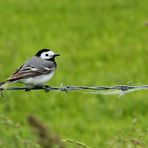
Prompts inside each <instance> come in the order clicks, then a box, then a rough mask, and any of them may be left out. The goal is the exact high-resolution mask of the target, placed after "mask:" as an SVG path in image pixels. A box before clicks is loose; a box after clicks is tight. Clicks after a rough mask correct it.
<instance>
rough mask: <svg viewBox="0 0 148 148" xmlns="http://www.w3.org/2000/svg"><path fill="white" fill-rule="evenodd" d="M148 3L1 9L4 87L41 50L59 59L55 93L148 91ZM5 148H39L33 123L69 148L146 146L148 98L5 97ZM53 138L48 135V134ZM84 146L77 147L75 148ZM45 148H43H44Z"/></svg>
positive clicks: (37, 2)
mask: <svg viewBox="0 0 148 148" xmlns="http://www.w3.org/2000/svg"><path fill="white" fill-rule="evenodd" d="M147 6H148V1H147V0H141V1H139V0H124V1H123V0H112V1H110V0H102V1H97V0H73V1H72V0H71V1H70V0H63V1H62V0H54V1H51V0H44V1H41V0H28V1H25V0H22V1H19V0H5V1H1V2H0V81H3V80H5V79H6V78H7V77H9V76H10V74H11V73H13V72H14V71H15V70H16V68H17V67H18V66H20V65H21V64H22V63H23V62H24V61H25V60H26V59H28V58H30V57H31V56H32V55H34V54H35V53H36V52H37V51H38V50H39V49H41V48H50V49H52V50H53V51H54V52H56V53H60V54H61V56H60V57H58V58H57V63H58V68H57V70H56V73H55V75H54V77H53V78H52V80H51V81H50V82H49V83H48V84H49V85H51V86H60V85H61V83H63V85H80V86H81V85H87V86H96V85H109V86H110V85H120V84H129V83H130V84H132V85H146V84H148V78H147V75H148V66H147V63H148V8H147ZM3 94H4V97H0V147H1V148H26V147H27V148H33V147H35V148H36V147H40V146H39V144H38V142H37V138H38V136H39V135H38V134H37V133H36V134H35V133H34V132H33V129H32V127H30V125H29V124H28V120H27V119H28V116H30V115H32V116H35V117H36V118H37V119H38V120H39V121H40V122H41V123H42V124H44V125H46V127H47V128H49V129H50V130H51V131H52V132H53V133H55V134H57V135H59V136H60V137H61V139H63V140H64V139H71V140H73V142H72V143H68V142H65V145H66V147H68V148H74V147H80V148H81V147H84V146H80V145H79V144H78V143H79V142H81V143H83V144H85V145H86V146H88V147H90V148H99V147H100V148H140V147H141V148H142V147H147V146H148V100H147V98H148V91H147V90H145V91H138V92H134V93H130V94H127V95H124V96H122V97H121V98H119V97H118V96H117V95H96V94H85V93H84V94H83V93H79V92H69V93H64V92H63V93H59V92H49V93H45V92H43V91H31V92H24V91H5V92H4V93H3ZM50 130H49V131H50ZM78 145H79V146H78ZM41 147H43V146H41ZM53 147H54V146H53Z"/></svg>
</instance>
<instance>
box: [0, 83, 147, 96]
mask: <svg viewBox="0 0 148 148" xmlns="http://www.w3.org/2000/svg"><path fill="white" fill-rule="evenodd" d="M144 89H148V85H141V86H137V85H133V86H130V85H115V86H63V85H62V84H61V86H60V87H51V86H48V85H43V86H34V87H31V88H28V87H8V88H0V91H1V92H2V91H4V90H13V91H17V90H24V91H32V90H44V91H45V92H49V91H58V92H69V91H75V92H82V93H83V92H84V93H90V94H110V95H113V94H118V95H119V96H122V95H124V94H126V93H129V92H133V91H138V90H144Z"/></svg>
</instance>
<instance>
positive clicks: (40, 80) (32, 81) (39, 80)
mask: <svg viewBox="0 0 148 148" xmlns="http://www.w3.org/2000/svg"><path fill="white" fill-rule="evenodd" d="M53 75H54V72H51V73H50V74H48V75H42V76H36V77H31V78H26V79H22V80H20V82H22V83H24V84H27V85H42V84H44V83H46V82H47V81H48V80H50V79H51V78H52V76H53Z"/></svg>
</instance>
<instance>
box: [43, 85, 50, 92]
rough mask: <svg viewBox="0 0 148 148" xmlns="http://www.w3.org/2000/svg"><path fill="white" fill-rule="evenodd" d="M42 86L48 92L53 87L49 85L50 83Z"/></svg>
mask: <svg viewBox="0 0 148 148" xmlns="http://www.w3.org/2000/svg"><path fill="white" fill-rule="evenodd" d="M42 88H43V89H44V91H45V92H46V93H48V92H49V91H50V90H51V87H50V86H48V85H42Z"/></svg>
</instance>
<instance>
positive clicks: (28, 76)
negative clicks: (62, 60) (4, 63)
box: [0, 49, 60, 89]
mask: <svg viewBox="0 0 148 148" xmlns="http://www.w3.org/2000/svg"><path fill="white" fill-rule="evenodd" d="M59 55H60V54H55V53H54V52H53V51H51V50H49V49H42V50H40V51H38V52H37V53H36V54H35V56H33V57H32V58H31V59H30V60H28V61H26V62H25V63H24V64H23V65H22V66H21V67H20V68H18V69H17V70H16V72H15V73H14V74H12V75H11V76H10V77H9V78H8V79H7V80H6V81H4V82H1V83H0V88H1V89H4V87H3V86H4V85H5V84H9V83H13V82H21V83H24V84H26V85H27V86H42V85H43V84H44V83H46V82H47V81H48V80H50V79H51V78H52V76H53V75H54V72H55V69H56V67H57V64H56V62H55V57H56V56H59Z"/></svg>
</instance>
